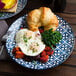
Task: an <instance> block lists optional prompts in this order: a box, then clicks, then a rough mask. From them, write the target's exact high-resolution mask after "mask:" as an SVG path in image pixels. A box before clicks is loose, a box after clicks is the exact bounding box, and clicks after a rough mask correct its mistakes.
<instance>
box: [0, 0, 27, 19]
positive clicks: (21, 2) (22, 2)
mask: <svg viewBox="0 0 76 76" xmlns="http://www.w3.org/2000/svg"><path fill="white" fill-rule="evenodd" d="M26 4H27V0H18V6H17V11H16V13H8V12H0V19H7V18H10V17H12V16H15V15H16V14H18V13H19V12H21V11H22V10H23V8H24V7H25V5H26Z"/></svg>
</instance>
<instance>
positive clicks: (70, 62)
mask: <svg viewBox="0 0 76 76" xmlns="http://www.w3.org/2000/svg"><path fill="white" fill-rule="evenodd" d="M40 6H45V5H44V4H43V2H41V1H40V0H28V3H27V5H26V7H25V8H24V9H23V10H22V12H20V13H19V14H17V15H16V16H14V17H12V18H9V19H6V20H5V21H6V23H7V24H8V27H9V26H10V25H11V24H12V23H13V22H14V21H15V20H16V19H17V18H19V17H20V16H23V15H24V14H26V13H28V12H29V11H31V10H32V9H34V8H39V7H40ZM55 14H57V15H59V16H60V17H62V18H64V19H65V20H66V21H67V22H68V23H70V25H71V27H72V29H73V32H74V34H75V35H76V4H75V3H67V5H66V9H65V10H64V12H63V13H56V12H55ZM2 21H4V20H0V22H2ZM4 23H5V22H4ZM2 54H3V55H2V56H3V59H1V60H0V76H6V75H9V76H15V75H16V76H18V75H22V76H23V75H25V76H30V75H31V76H33V75H36V76H76V43H75V47H74V50H73V52H72V54H71V55H70V57H69V58H68V59H67V60H66V61H65V62H64V63H63V64H61V65H59V66H58V67H55V68H53V69H48V70H42V71H36V70H31V69H27V68H24V67H22V66H20V65H19V64H17V63H16V62H14V61H12V59H10V57H9V56H8V54H7V52H6V49H5V50H4V52H3V53H2Z"/></svg>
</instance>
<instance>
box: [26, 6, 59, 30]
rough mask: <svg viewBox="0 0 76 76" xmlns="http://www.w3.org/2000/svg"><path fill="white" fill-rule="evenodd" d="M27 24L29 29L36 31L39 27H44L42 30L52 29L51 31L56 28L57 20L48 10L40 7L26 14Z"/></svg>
mask: <svg viewBox="0 0 76 76" xmlns="http://www.w3.org/2000/svg"><path fill="white" fill-rule="evenodd" d="M27 23H28V26H29V29H30V30H32V31H38V28H39V27H40V26H44V30H49V29H51V28H53V31H55V30H56V28H57V27H58V19H57V17H56V15H55V14H54V13H53V12H52V11H51V9H50V8H47V7H40V8H39V9H34V10H32V11H31V12H29V13H28V16H27Z"/></svg>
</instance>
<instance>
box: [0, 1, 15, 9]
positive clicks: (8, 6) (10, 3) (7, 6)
mask: <svg viewBox="0 0 76 76" xmlns="http://www.w3.org/2000/svg"><path fill="white" fill-rule="evenodd" d="M1 1H2V2H3V3H4V4H5V6H4V9H10V8H12V7H14V5H15V4H16V0H1Z"/></svg>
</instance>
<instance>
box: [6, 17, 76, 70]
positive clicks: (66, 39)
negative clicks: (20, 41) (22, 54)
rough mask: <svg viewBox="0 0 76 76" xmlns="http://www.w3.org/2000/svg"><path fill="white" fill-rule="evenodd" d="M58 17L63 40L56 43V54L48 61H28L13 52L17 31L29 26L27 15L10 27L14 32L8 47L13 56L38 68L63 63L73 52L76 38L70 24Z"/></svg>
mask: <svg viewBox="0 0 76 76" xmlns="http://www.w3.org/2000/svg"><path fill="white" fill-rule="evenodd" d="M57 18H58V20H59V27H58V28H57V31H59V32H60V33H61V34H62V40H60V42H59V43H58V44H57V45H56V48H55V49H54V54H53V55H52V56H50V57H49V60H48V62H46V63H41V62H39V61H32V62H27V61H25V60H23V59H16V58H15V57H14V56H13V54H12V49H13V47H14V46H15V40H14V37H15V34H16V32H17V31H18V30H19V29H20V27H27V23H26V22H25V21H26V16H23V17H20V18H19V19H17V20H16V21H15V22H14V23H13V24H12V25H11V27H10V30H13V32H12V33H11V34H10V35H9V36H8V39H7V42H6V48H7V51H8V54H9V55H10V56H11V58H12V59H13V60H15V61H16V62H17V63H18V64H20V65H22V66H24V67H27V68H30V69H37V70H42V69H48V68H53V67H56V66H58V65H60V64H61V63H63V62H64V61H65V60H66V59H67V58H68V57H69V56H70V54H71V53H72V51H73V48H74V42H75V40H74V34H73V31H72V29H71V27H70V25H69V24H68V23H67V22H66V21H65V20H64V19H62V18H61V17H59V16H57ZM22 21H23V22H22Z"/></svg>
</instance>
